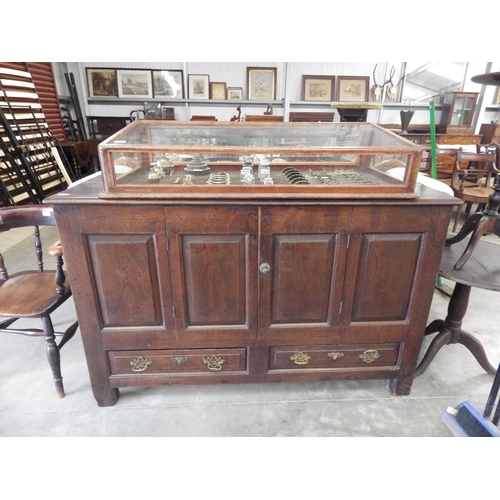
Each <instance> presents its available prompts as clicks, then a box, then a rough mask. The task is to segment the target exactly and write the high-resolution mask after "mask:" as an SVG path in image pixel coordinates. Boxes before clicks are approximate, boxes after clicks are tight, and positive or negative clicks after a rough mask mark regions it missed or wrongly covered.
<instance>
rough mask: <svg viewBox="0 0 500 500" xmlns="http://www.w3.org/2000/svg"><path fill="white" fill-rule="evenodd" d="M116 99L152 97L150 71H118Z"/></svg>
mask: <svg viewBox="0 0 500 500" xmlns="http://www.w3.org/2000/svg"><path fill="white" fill-rule="evenodd" d="M116 77H117V79H118V97H141V98H142V97H153V86H152V83H151V71H150V70H139V69H118V70H116Z"/></svg>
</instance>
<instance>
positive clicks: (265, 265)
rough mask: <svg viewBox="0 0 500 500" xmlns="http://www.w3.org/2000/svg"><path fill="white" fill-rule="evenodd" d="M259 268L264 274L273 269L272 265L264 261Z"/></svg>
mask: <svg viewBox="0 0 500 500" xmlns="http://www.w3.org/2000/svg"><path fill="white" fill-rule="evenodd" d="M259 270H260V272H261V273H262V274H269V271H270V270H271V266H270V265H269V264H268V263H267V262H264V263H263V264H261V265H260V266H259Z"/></svg>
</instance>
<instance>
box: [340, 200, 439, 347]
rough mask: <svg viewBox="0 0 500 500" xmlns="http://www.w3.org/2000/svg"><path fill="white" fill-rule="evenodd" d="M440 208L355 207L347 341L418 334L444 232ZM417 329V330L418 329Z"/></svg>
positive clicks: (345, 315) (348, 279)
mask: <svg viewBox="0 0 500 500" xmlns="http://www.w3.org/2000/svg"><path fill="white" fill-rule="evenodd" d="M447 217H448V218H449V211H448V210H446V209H445V210H441V209H439V207H428V206H420V207H397V206H392V207H390V206H378V207H377V206H372V207H366V208H365V207H355V208H354V210H353V217H352V223H351V229H352V233H351V237H350V242H349V249H348V259H347V267H346V278H345V287H344V297H343V304H342V318H341V323H342V326H343V334H342V335H343V337H344V340H347V341H349V342H354V343H357V342H367V341H370V342H372V341H373V342H402V341H404V340H405V337H406V336H407V334H408V333H409V331H410V330H414V331H415V332H416V334H417V333H418V335H420V336H421V335H423V328H424V326H425V322H426V320H427V314H428V310H429V306H430V301H431V300H432V294H433V290H434V285H435V279H436V275H437V270H438V266H439V261H440V256H441V252H442V247H443V240H444V238H445V236H446V228H447ZM420 330H421V331H420Z"/></svg>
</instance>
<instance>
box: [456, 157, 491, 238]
mask: <svg viewBox="0 0 500 500" xmlns="http://www.w3.org/2000/svg"><path fill="white" fill-rule="evenodd" d="M497 173H500V171H499V170H497V166H496V152H494V151H490V152H487V153H467V152H464V151H463V150H462V148H459V150H458V151H457V157H456V159H455V167H454V169H453V175H452V179H451V188H452V189H453V192H454V194H455V196H456V197H457V198H460V199H461V200H462V201H463V202H464V203H465V204H466V209H465V213H466V216H468V215H469V213H470V210H471V207H472V205H473V204H474V203H477V205H478V206H477V210H478V211H480V210H482V209H483V208H484V207H485V205H486V203H487V202H488V197H489V196H490V194H491V193H492V192H493V189H492V187H491V179H492V176H494V175H496V174H497ZM471 183H472V186H471V185H470V184H471ZM467 184H469V185H467ZM461 209H462V206H461V205H459V206H458V207H457V212H456V214H455V222H454V224H453V232H455V231H456V228H457V224H458V221H459V219H460V215H461V211H462V210H461Z"/></svg>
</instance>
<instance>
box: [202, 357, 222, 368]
mask: <svg viewBox="0 0 500 500" xmlns="http://www.w3.org/2000/svg"><path fill="white" fill-rule="evenodd" d="M203 362H204V363H205V364H206V365H207V368H208V369H209V370H216V371H217V370H220V369H221V368H222V365H223V364H224V363H225V362H226V361H225V360H224V359H222V358H221V357H220V356H216V355H215V354H214V355H213V356H209V357H208V358H203Z"/></svg>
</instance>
